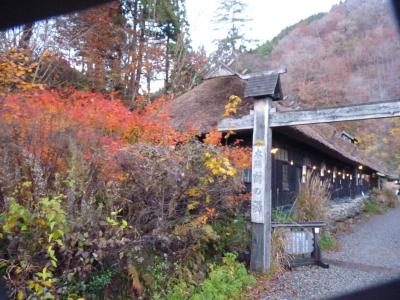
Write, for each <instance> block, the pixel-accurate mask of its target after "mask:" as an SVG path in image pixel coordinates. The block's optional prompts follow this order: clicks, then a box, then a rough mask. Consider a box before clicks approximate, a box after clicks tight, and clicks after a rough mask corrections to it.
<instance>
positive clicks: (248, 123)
mask: <svg viewBox="0 0 400 300" xmlns="http://www.w3.org/2000/svg"><path fill="white" fill-rule="evenodd" d="M253 126H254V116H253V115H245V116H243V117H241V118H238V119H233V118H226V119H222V120H221V121H220V122H218V130H219V131H229V130H234V131H237V130H245V129H253Z"/></svg>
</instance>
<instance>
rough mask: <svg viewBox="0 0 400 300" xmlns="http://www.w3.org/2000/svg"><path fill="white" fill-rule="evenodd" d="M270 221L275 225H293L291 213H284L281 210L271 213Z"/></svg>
mask: <svg viewBox="0 0 400 300" xmlns="http://www.w3.org/2000/svg"><path fill="white" fill-rule="evenodd" d="M272 221H273V222H276V223H293V222H294V218H293V214H292V213H291V212H285V211H283V210H282V209H281V208H277V209H275V210H274V211H273V213H272Z"/></svg>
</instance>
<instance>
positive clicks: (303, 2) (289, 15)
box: [186, 0, 340, 53]
mask: <svg viewBox="0 0 400 300" xmlns="http://www.w3.org/2000/svg"><path fill="white" fill-rule="evenodd" d="M243 2H245V3H247V5H248V6H247V9H246V16H247V17H248V18H250V19H252V21H250V22H248V25H247V29H246V36H247V37H248V38H249V39H255V40H259V41H260V42H259V43H262V42H264V41H266V40H270V39H271V38H273V37H274V36H276V35H277V34H278V33H279V32H280V31H281V30H282V29H284V28H285V27H287V26H289V25H292V24H294V23H297V22H298V21H300V20H301V19H304V18H307V17H309V16H311V15H313V14H316V13H319V12H327V11H329V10H330V9H331V7H332V6H333V5H334V4H337V3H339V2H340V0H243ZM217 6H218V1H217V0H186V10H187V14H188V19H189V23H190V34H191V38H192V45H193V48H194V49H197V48H198V47H200V46H202V45H203V46H204V47H205V49H206V51H207V53H210V52H212V51H213V50H215V47H214V45H213V44H212V41H213V40H215V39H217V38H222V37H224V35H225V32H221V31H218V30H215V28H216V27H217V25H216V24H215V23H214V22H213V19H214V16H215V10H216V8H217Z"/></svg>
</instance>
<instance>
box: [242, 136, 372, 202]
mask: <svg viewBox="0 0 400 300" xmlns="http://www.w3.org/2000/svg"><path fill="white" fill-rule="evenodd" d="M237 138H240V139H242V140H243V144H244V145H246V146H250V145H251V132H248V133H245V134H243V135H241V136H239V137H237ZM313 143H315V141H312V140H307V139H306V138H305V137H296V138H294V137H293V136H292V135H291V134H285V132H284V131H280V132H274V134H273V142H272V144H273V148H278V149H279V150H278V152H277V153H276V154H274V155H273V161H272V185H271V189H272V207H273V208H277V207H291V206H292V204H293V202H294V200H295V199H296V197H297V194H298V191H299V187H300V184H301V180H302V170H303V165H304V163H305V160H306V161H308V163H309V165H308V166H307V172H311V173H313V174H315V175H317V176H320V174H321V165H322V164H324V165H325V167H326V169H325V172H324V176H320V178H321V180H328V181H329V182H331V186H332V190H331V194H332V196H331V200H332V201H341V200H344V199H348V198H355V197H357V196H359V195H361V194H362V193H364V195H367V194H368V193H369V192H370V190H371V189H372V188H373V187H377V186H378V184H377V177H376V175H375V173H374V172H373V170H370V169H368V168H367V167H365V166H363V169H362V170H359V169H358V165H357V164H355V163H352V162H351V161H344V160H345V159H340V158H339V156H335V155H332V154H331V153H327V152H324V150H323V149H322V148H319V149H317V147H315V146H314V145H313ZM310 144H312V145H310ZM282 149H284V150H286V151H287V157H286V156H285V155H284V157H285V160H281V159H279V158H282V155H280V154H279V151H282ZM313 166H315V170H313ZM334 168H336V170H337V173H336V178H335V180H334V179H333V170H334ZM328 170H330V172H329V173H328ZM343 170H344V173H345V177H344V178H343ZM338 172H340V175H339V174H338ZM249 177H250V176H247V178H249ZM357 177H359V178H357ZM248 189H249V191H250V184H248Z"/></svg>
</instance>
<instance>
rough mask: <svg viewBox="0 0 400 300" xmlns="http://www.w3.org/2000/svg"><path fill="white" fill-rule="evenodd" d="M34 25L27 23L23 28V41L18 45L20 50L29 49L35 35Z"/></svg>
mask: <svg viewBox="0 0 400 300" xmlns="http://www.w3.org/2000/svg"><path fill="white" fill-rule="evenodd" d="M33 25H34V23H33V22H32V23H27V24H25V25H24V26H23V27H22V35H21V39H20V40H19V43H18V48H23V49H27V48H28V47H29V41H30V40H31V37H32V34H33Z"/></svg>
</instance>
